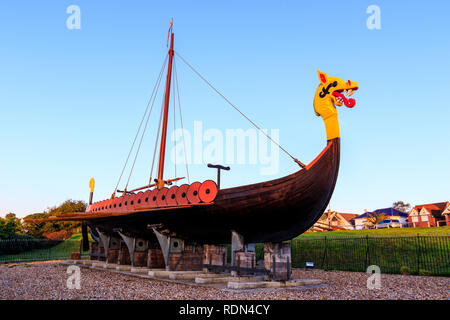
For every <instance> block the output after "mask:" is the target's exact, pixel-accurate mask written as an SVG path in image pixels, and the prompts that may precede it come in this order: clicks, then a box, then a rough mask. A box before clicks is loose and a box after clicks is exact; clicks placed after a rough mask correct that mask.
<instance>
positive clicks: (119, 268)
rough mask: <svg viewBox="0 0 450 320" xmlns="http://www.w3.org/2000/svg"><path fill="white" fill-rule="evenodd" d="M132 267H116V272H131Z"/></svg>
mask: <svg viewBox="0 0 450 320" xmlns="http://www.w3.org/2000/svg"><path fill="white" fill-rule="evenodd" d="M131 268H132V266H121V265H118V266H116V270H118V271H131Z"/></svg>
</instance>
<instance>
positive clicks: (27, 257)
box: [0, 233, 92, 263]
mask: <svg viewBox="0 0 450 320" xmlns="http://www.w3.org/2000/svg"><path fill="white" fill-rule="evenodd" d="M89 240H90V241H92V239H91V238H90V236H89ZM0 241H1V240H0ZM25 241H26V240H25ZM38 241H39V240H38ZM40 241H42V243H44V242H45V241H46V240H40ZM80 241H81V233H75V234H73V235H72V236H71V237H70V238H69V239H67V240H65V241H62V242H60V243H57V244H56V245H53V246H50V247H48V248H42V249H33V250H29V251H23V252H20V253H16V254H2V253H0V263H9V262H22V261H43V260H57V259H68V258H70V255H71V253H72V252H79V251H80ZM48 242H49V243H51V242H50V241H48ZM13 245H15V246H19V247H20V246H22V245H24V242H21V241H18V242H15V243H14V244H13Z"/></svg>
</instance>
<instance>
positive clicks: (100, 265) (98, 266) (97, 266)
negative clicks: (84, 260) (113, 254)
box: [91, 262, 106, 268]
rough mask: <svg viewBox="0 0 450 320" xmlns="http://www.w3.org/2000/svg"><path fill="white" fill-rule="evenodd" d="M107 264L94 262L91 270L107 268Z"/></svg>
mask: <svg viewBox="0 0 450 320" xmlns="http://www.w3.org/2000/svg"><path fill="white" fill-rule="evenodd" d="M105 265H106V262H94V263H93V264H92V265H91V268H105Z"/></svg>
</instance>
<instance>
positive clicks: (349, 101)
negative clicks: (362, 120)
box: [333, 91, 356, 108]
mask: <svg viewBox="0 0 450 320" xmlns="http://www.w3.org/2000/svg"><path fill="white" fill-rule="evenodd" d="M333 96H335V97H339V98H341V99H342V100H344V104H345V106H346V107H349V108H353V107H354V106H355V104H356V101H355V99H353V98H350V99H347V98H346V97H345V96H344V95H343V94H342V93H340V92H337V91H334V92H333Z"/></svg>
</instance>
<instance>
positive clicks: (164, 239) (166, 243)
mask: <svg viewBox="0 0 450 320" xmlns="http://www.w3.org/2000/svg"><path fill="white" fill-rule="evenodd" d="M152 229H153V232H154V233H155V235H156V239H158V242H159V246H160V247H161V250H162V253H163V257H164V264H165V265H166V270H169V249H170V237H168V236H165V235H163V234H161V233H159V232H158V231H157V230H156V229H155V228H152Z"/></svg>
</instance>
